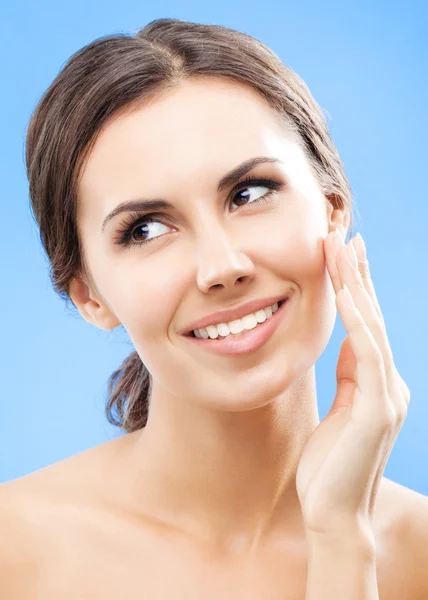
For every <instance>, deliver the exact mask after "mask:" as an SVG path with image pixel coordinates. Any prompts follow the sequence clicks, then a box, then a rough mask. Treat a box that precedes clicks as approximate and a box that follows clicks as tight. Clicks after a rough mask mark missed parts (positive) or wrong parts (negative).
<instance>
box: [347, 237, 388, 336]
mask: <svg viewBox="0 0 428 600" xmlns="http://www.w3.org/2000/svg"><path fill="white" fill-rule="evenodd" d="M352 244H353V246H354V249H355V253H356V255H357V258H358V270H359V272H360V275H361V279H362V281H363V283H364V287H365V288H366V290H367V292H368V294H369V296H370V298H371V300H372V302H373V305H374V307H375V309H376V312H377V314H378V315H379V318H380V320H381V322H382V324H383V326H384V327H385V321H384V318H383V315H382V311H381V309H380V306H379V301H378V299H377V296H376V291H375V289H374V285H373V281H372V278H371V276H370V268H369V261H368V259H367V250H366V246H365V244H364V240H363V238H362V237H361V235H360V234H359V233H357V235H356V236H355V238H353V239H352Z"/></svg>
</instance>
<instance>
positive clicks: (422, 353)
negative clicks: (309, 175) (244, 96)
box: [0, 0, 428, 495]
mask: <svg viewBox="0 0 428 600" xmlns="http://www.w3.org/2000/svg"><path fill="white" fill-rule="evenodd" d="M344 5H346V6H344ZM427 6H428V5H427V3H425V2H422V1H420V2H408V1H407V2H404V1H403V2H391V1H388V2H379V1H378V2H377V3H375V4H373V3H372V2H369V1H365V2H358V4H357V3H355V4H354V6H352V4H351V3H343V2H332V1H326V2H322V3H319V2H316V1H309V0H306V1H301V2H299V3H297V2H290V3H287V2H284V1H281V2H273V1H271V0H267V1H264V2H263V3H253V4H252V5H251V4H249V3H248V2H247V1H246V2H243V1H240V2H234V3H231V2H222V1H219V2H217V3H215V5H214V3H213V4H212V5H210V3H206V4H205V3H201V2H193V1H191V0H181V2H180V3H177V2H175V1H174V2H172V1H171V2H167V1H164V0H160V1H157V2H144V3H143V2H135V1H132V0H121V2H108V1H107V2H106V1H105V0H103V1H102V2H101V0H97V1H95V2H91V3H89V4H88V3H87V2H86V1H84V0H78V1H77V2H76V1H75V2H70V3H58V2H53V1H51V2H49V1H47V0H42V1H40V2H37V3H34V2H30V1H27V2H22V1H21V2H18V3H16V4H14V3H7V4H3V7H2V8H1V12H2V15H1V18H0V22H1V23H2V27H1V30H2V31H1V36H0V60H1V72H0V77H1V90H2V93H1V94H0V120H1V123H0V124H1V142H0V177H1V219H0V221H1V222H0V230H1V236H0V244H1V249H0V256H1V259H0V260H1V277H0V299H1V300H0V302H1V316H2V344H1V360H0V364H1V367H0V369H1V379H2V390H1V400H0V403H1V406H0V408H1V410H0V419H1V421H0V481H6V480H9V479H14V478H16V477H19V476H22V475H25V474H27V473H30V472H32V471H35V470H37V469H40V468H43V467H45V466H47V465H49V464H52V463H54V462H56V461H59V460H61V459H63V458H66V457H68V456H71V455H74V454H76V453H78V452H81V451H83V450H85V449H87V448H89V447H92V446H95V445H97V444H99V443H102V442H104V441H106V440H108V439H111V438H113V437H116V436H118V435H121V432H120V430H119V429H117V428H114V427H113V426H111V425H110V424H109V423H108V422H107V420H106V418H105V416H104V403H105V401H106V393H107V380H108V377H109V375H110V374H111V373H112V372H113V371H114V370H115V369H116V368H117V367H118V366H119V365H120V364H121V363H122V361H123V359H124V358H125V357H126V356H127V355H128V354H129V353H130V352H131V351H132V346H131V345H130V343H129V341H128V339H127V337H126V333H125V332H124V331H123V330H120V329H117V330H114V331H112V332H105V331H102V330H98V329H96V328H95V327H93V326H91V325H89V324H88V323H87V322H86V321H84V320H83V319H82V318H81V317H80V315H79V314H78V313H76V314H74V313H72V312H70V311H69V310H67V309H66V307H65V304H64V303H63V301H62V300H61V299H60V298H59V297H58V296H57V295H56V294H55V293H54V292H53V290H52V288H51V284H50V281H49V277H48V266H47V262H46V259H45V256H44V254H43V251H42V248H41V244H40V241H39V237H38V235H39V234H38V230H37V229H36V226H35V224H34V222H33V220H32V217H31V213H30V209H29V198H28V183H27V179H26V175H25V160H24V139H25V133H26V129H27V126H28V122H29V119H30V116H31V113H32V111H33V110H34V108H35V107H36V104H37V102H38V100H39V98H40V97H41V95H42V94H43V92H44V91H45V90H46V88H47V87H48V86H49V85H50V83H51V82H52V80H53V79H54V78H55V76H56V75H57V73H58V71H59V70H60V69H61V67H62V66H63V64H64V63H65V62H66V61H67V60H68V58H69V57H70V56H71V55H72V54H74V53H75V52H76V51H77V50H79V49H80V48H82V47H83V46H85V45H86V44H88V43H90V42H91V41H93V40H94V39H96V38H98V37H101V36H105V35H110V34H114V33H134V32H136V31H137V30H138V29H140V28H141V27H143V26H144V25H146V24H147V23H148V22H150V21H152V20H154V19H157V18H160V17H170V18H179V19H183V20H189V21H195V22H200V23H216V24H221V25H226V26H228V27H232V28H235V29H239V30H241V31H244V32H246V33H249V34H250V35H252V36H254V37H256V38H257V39H259V40H260V41H262V42H264V43H265V44H266V45H268V46H270V47H271V48H272V49H273V50H274V51H275V52H276V53H277V54H278V55H279V57H280V58H281V59H282V60H283V62H284V63H285V64H287V65H288V66H289V67H291V68H292V69H294V70H295V71H296V72H297V73H298V74H299V75H300V76H301V77H302V78H303V79H304V80H305V81H306V83H307V84H308V86H309V88H310V90H311V92H312V94H313V95H314V97H315V99H316V100H317V101H318V102H319V104H320V105H321V107H322V108H323V109H324V110H325V111H327V113H328V122H329V127H330V130H331V133H332V136H333V140H334V142H335V143H336V145H337V147H338V149H339V152H340V154H341V157H342V160H343V162H344V165H345V170H346V173H347V175H348V177H349V180H350V183H351V186H352V188H353V190H354V193H355V214H356V222H355V233H356V232H357V231H360V233H361V234H362V236H363V238H364V240H365V242H366V245H367V248H368V258H369V261H370V264H371V272H372V277H373V280H374V284H375V287H376V290H377V294H378V298H379V302H380V306H381V308H382V310H383V314H384V317H385V321H386V324H387V329H388V334H389V338H390V342H391V346H392V349H393V352H394V356H395V362H396V365H397V368H398V371H399V372H400V374H401V375H402V377H403V379H404V381H405V382H406V383H407V385H408V386H409V388H410V390H411V394H412V399H411V404H410V407H409V412H408V415H407V420H406V421H405V423H404V425H403V428H402V429H401V432H400V433H399V435H398V438H397V440H396V442H395V445H394V447H393V450H392V452H391V455H390V458H389V461H388V464H387V466H386V469H385V472H384V475H385V477H388V478H389V479H392V480H394V481H396V482H398V483H401V484H402V485H405V486H407V487H410V488H412V489H414V490H416V491H418V492H420V493H422V494H424V495H428V466H427V460H426V458H424V457H426V456H427V454H428V439H427V432H428V428H427V420H428V381H427V369H428V364H427V363H428V361H427V359H428V352H427V348H426V344H427V339H428V318H427V310H428V303H427V299H428V286H427V275H428V269H427V259H428V252H427V245H426V239H427V237H426V234H427V226H428V203H427V196H428V195H427V174H428V169H427V165H428V152H427V145H426V140H427V139H428V120H427V116H426V114H427V113H426V107H427V105H428V85H427V73H428V61H427V57H428V41H427V40H428V9H427ZM358 215H359V216H358ZM344 336H345V330H344V327H343V324H342V322H341V319H340V316H339V315H338V317H337V321H336V326H335V329H334V332H333V335H332V338H331V340H330V343H329V345H328V347H327V348H326V350H325V352H324V353H323V355H322V356H321V358H320V359H319V361H318V362H317V367H316V371H317V384H318V385H317V388H318V404H319V414H320V419H322V418H323V417H324V416H325V415H326V414H327V412H328V410H329V408H330V406H331V403H332V401H333V398H334V394H335V383H336V382H335V369H336V362H337V357H338V353H339V349H340V344H341V342H342V339H343V338H344Z"/></svg>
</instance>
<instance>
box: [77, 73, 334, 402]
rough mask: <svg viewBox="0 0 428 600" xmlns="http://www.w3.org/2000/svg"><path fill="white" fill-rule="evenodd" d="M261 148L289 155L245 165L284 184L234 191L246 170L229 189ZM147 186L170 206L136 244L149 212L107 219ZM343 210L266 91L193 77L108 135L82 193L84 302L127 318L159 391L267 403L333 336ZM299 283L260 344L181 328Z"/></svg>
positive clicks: (93, 310) (107, 320)
mask: <svg viewBox="0 0 428 600" xmlns="http://www.w3.org/2000/svg"><path fill="white" fill-rule="evenodd" d="M260 156H264V157H273V158H274V159H276V161H277V162H265V163H260V164H258V165H257V166H256V167H254V168H253V169H252V170H251V171H250V172H249V173H247V176H252V177H257V178H261V179H268V180H273V181H275V182H277V183H278V184H279V186H278V187H279V188H280V189H278V190H277V191H275V190H271V189H269V188H268V187H266V186H263V187H260V185H262V184H257V185H252V184H251V183H249V184H246V186H244V187H242V186H241V188H240V190H239V191H236V189H235V191H234V188H235V187H236V182H235V183H230V184H229V185H227V186H226V187H224V189H221V191H219V190H218V184H219V181H220V180H221V179H222V178H223V177H224V176H225V174H227V173H228V172H229V171H231V170H232V169H234V168H236V167H237V166H238V165H240V164H241V163H243V162H244V161H247V160H248V159H251V158H253V157H260ZM242 179H243V177H241V180H242ZM269 192H273V193H271V195H270V196H269V197H268V196H267V195H266V194H267V193H269ZM263 195H266V201H265V202H263V201H262V202H260V203H258V204H256V203H255V200H256V199H258V198H261V197H262V196H263ZM142 198H144V199H147V198H152V199H163V200H165V201H167V202H168V203H169V204H171V208H162V209H156V210H155V211H153V210H151V211H148V212H146V213H145V214H146V215H147V214H150V213H151V214H152V218H153V219H156V220H155V221H153V222H147V221H146V222H145V223H141V221H140V223H139V226H137V225H135V224H134V225H133V226H132V230H131V232H130V235H129V236H128V243H127V244H125V243H123V244H118V243H115V242H118V241H120V239H121V236H122V233H121V231H122V230H124V229H125V228H126V227H125V224H127V223H132V222H134V223H135V219H134V217H141V216H143V215H144V213H143V212H138V211H135V210H134V211H126V212H122V213H120V214H118V215H116V216H115V217H113V218H111V219H109V220H108V221H107V222H106V224H105V228H104V229H103V228H102V226H103V221H104V220H105V219H106V217H107V215H109V214H110V213H111V211H113V210H114V209H115V208H116V207H117V206H118V205H120V204H121V203H124V202H127V201H129V200H135V199H142ZM153 213H155V216H154V214H153ZM343 218H344V214H343V212H342V211H339V210H333V208H332V206H331V205H330V204H329V203H328V201H327V199H326V198H325V197H324V196H323V195H322V193H321V191H320V189H319V187H318V185H317V182H316V179H315V176H314V174H313V172H312V170H311V167H310V164H309V162H308V160H307V158H306V157H305V155H304V153H303V151H302V150H301V148H300V146H299V145H298V143H297V141H296V140H295V139H294V137H293V135H292V134H291V133H290V132H289V131H287V129H286V128H285V126H281V125H280V123H279V121H278V116H277V114H276V113H275V112H274V111H273V110H272V108H271V107H270V106H269V105H268V104H267V103H266V101H265V100H264V99H263V98H262V97H261V96H259V95H258V94H257V93H256V92H255V91H254V90H252V89H251V88H249V87H246V86H244V85H238V84H234V83H232V82H228V81H224V80H219V79H213V78H212V79H209V78H208V79H207V78H205V79H204V80H202V79H199V80H188V81H186V82H185V83H183V84H181V85H180V86H179V87H176V88H174V89H173V90H171V91H169V92H167V93H165V94H164V95H162V96H159V97H157V98H155V99H154V100H152V101H150V102H147V103H146V104H145V105H144V106H142V107H141V108H138V109H135V110H134V111H133V112H128V113H126V114H123V115H121V116H118V117H115V118H113V119H112V120H111V121H110V122H109V123H108V124H107V125H106V126H105V127H104V129H103V131H102V132H101V134H100V136H99V138H98V139H97V142H96V144H95V146H94V148H93V150H92V152H91V154H90V156H89V158H88V160H87V162H86V166H85V169H84V171H83V174H82V177H81V181H80V187H79V202H78V226H79V231H80V235H81V237H82V240H83V249H84V253H85V260H86V263H87V265H88V269H89V271H90V273H91V275H92V278H93V280H94V283H95V284H96V289H94V288H92V289H90V290H89V291H88V294H89V296H88V297H87V300H86V301H85V303H82V302H80V304H79V301H77V302H76V304H77V305H78V306H79V309H80V310H81V312H82V314H83V316H84V317H85V318H86V319H88V320H89V321H90V322H92V323H94V324H95V325H97V326H99V327H101V328H104V329H111V328H113V327H115V326H117V325H120V324H122V325H123V326H124V327H125V329H126V331H127V332H128V334H129V336H130V339H131V340H132V342H133V344H134V347H135V349H136V350H137V352H138V354H139V355H140V357H141V359H142V361H143V362H144V364H145V365H146V367H147V369H148V370H149V372H150V374H151V376H152V378H153V401H156V400H155V399H156V396H157V395H159V394H160V395H170V396H172V397H174V398H176V399H177V398H178V399H184V400H186V401H187V402H188V401H190V402H193V403H196V404H198V403H199V404H201V403H203V404H204V405H205V406H212V407H216V408H224V409H226V410H232V411H238V410H248V409H249V408H256V407H259V406H262V405H264V404H266V403H267V402H269V401H270V400H271V399H272V398H274V397H275V396H277V395H278V394H280V393H281V392H282V391H283V390H285V389H286V388H288V387H289V386H290V385H291V384H292V383H293V382H295V381H296V380H297V379H299V378H300V377H302V376H303V375H304V374H305V373H306V372H307V371H308V369H310V368H311V367H312V366H313V364H314V363H315V361H316V360H317V359H318V357H319V356H320V355H321V354H322V352H323V350H324V348H325V347H326V345H327V343H328V340H329V338H330V336H331V333H332V329H333V326H334V322H335V319H336V307H335V302H334V296H335V294H334V290H333V286H332V284H331V282H330V278H329V275H328V272H327V269H326V265H325V255H324V248H323V240H324V239H325V238H326V237H327V235H328V233H329V232H330V231H332V230H333V229H334V228H335V226H340V227H342V231H343V232H344V231H345V225H344V222H343ZM132 231H133V235H132ZM144 240H149V241H148V242H147V243H145V244H141V242H142V241H144ZM72 289H75V288H72ZM86 289H87V288H86ZM290 294H291V301H289V303H288V306H286V307H285V312H284V315H283V317H282V319H281V320H280V322H279V325H278V327H277V329H276V330H275V332H274V334H273V335H272V337H271V338H270V339H269V340H268V342H266V343H265V344H264V346H262V347H261V348H260V349H258V350H257V351H254V352H251V353H247V354H240V355H237V356H230V355H219V354H215V353H212V352H210V351H209V350H202V349H201V347H200V346H199V345H198V344H195V343H193V342H190V341H189V340H188V339H186V338H184V337H183V335H181V333H180V332H181V331H183V330H185V331H186V330H188V329H189V327H187V326H188V325H191V323H192V322H193V321H195V320H196V319H200V318H201V317H204V316H206V315H209V314H211V313H213V312H215V311H218V310H222V309H225V308H232V307H236V306H239V305H241V304H244V303H246V302H248V301H250V300H254V299H260V298H268V297H271V296H277V295H278V296H283V297H285V296H287V295H290ZM72 296H73V295H72ZM86 311H87V312H86ZM89 315H91V316H89Z"/></svg>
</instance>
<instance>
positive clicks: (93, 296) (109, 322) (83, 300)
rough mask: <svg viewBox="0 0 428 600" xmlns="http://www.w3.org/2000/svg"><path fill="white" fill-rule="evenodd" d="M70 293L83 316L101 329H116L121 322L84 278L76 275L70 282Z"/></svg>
mask: <svg viewBox="0 0 428 600" xmlns="http://www.w3.org/2000/svg"><path fill="white" fill-rule="evenodd" d="M69 295H70V298H71V300H72V301H73V303H74V305H75V306H76V308H77V310H78V311H79V312H80V314H81V315H82V317H83V318H84V319H85V321H87V322H88V323H90V324H91V325H95V326H96V327H99V328H100V329H105V330H109V329H114V328H115V327H118V326H119V325H121V322H120V321H119V319H118V318H117V317H116V315H115V314H114V313H113V311H112V310H111V309H110V307H109V306H108V305H107V303H106V302H105V301H104V300H103V299H102V298H101V295H100V294H99V293H98V292H97V291H95V290H94V289H93V288H92V286H90V285H89V284H88V283H86V281H84V280H83V278H80V277H74V278H73V279H72V281H71V283H70V287H69Z"/></svg>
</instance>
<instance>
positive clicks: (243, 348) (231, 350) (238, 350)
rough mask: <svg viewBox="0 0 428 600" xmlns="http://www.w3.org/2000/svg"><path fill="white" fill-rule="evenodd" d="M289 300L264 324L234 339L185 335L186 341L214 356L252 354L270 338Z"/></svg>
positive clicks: (232, 337) (230, 337) (231, 337)
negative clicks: (214, 338)
mask: <svg viewBox="0 0 428 600" xmlns="http://www.w3.org/2000/svg"><path fill="white" fill-rule="evenodd" d="M289 302H290V298H287V300H286V301H285V302H284V303H283V304H282V305H281V306H280V307H279V308H278V310H277V311H276V313H274V314H273V315H272V316H271V317H269V318H268V319H266V321H264V323H259V324H258V325H257V326H256V327H255V328H254V329H249V330H248V331H247V332H246V333H244V334H242V335H240V336H239V337H235V336H233V335H231V336H228V337H226V338H224V339H216V340H212V339H210V338H208V339H200V338H197V337H193V336H192V335H185V336H183V337H185V338H186V339H187V340H189V341H190V342H193V343H194V344H196V345H198V346H199V347H200V348H201V349H204V350H210V351H211V352H214V353H216V354H229V355H230V354H246V353H247V352H254V350H258V349H259V348H261V347H262V346H263V345H264V344H265V343H266V342H267V341H268V340H269V338H270V337H271V335H272V334H273V332H274V331H275V329H276V327H277V326H278V324H279V322H280V319H281V317H282V316H283V315H284V313H286V312H288V310H286V307H287V308H288V304H289Z"/></svg>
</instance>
